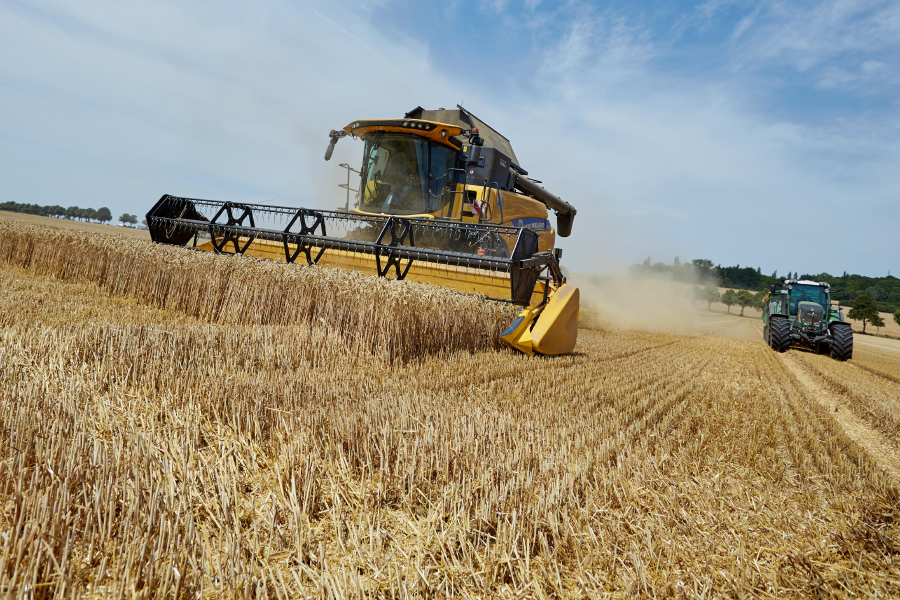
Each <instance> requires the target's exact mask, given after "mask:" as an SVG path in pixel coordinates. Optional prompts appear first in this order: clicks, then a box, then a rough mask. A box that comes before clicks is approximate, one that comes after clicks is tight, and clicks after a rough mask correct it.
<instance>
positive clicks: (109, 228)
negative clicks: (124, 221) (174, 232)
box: [0, 210, 150, 240]
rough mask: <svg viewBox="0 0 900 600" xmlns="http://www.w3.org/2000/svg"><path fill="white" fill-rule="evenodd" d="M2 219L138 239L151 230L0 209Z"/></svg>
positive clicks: (148, 236) (145, 235) (145, 237)
mask: <svg viewBox="0 0 900 600" xmlns="http://www.w3.org/2000/svg"><path fill="white" fill-rule="evenodd" d="M0 219H6V220H8V221H14V222H16V223H31V224H34V225H47V226H49V227H61V228H63V229H73V230H75V231H89V232H92V233H105V234H115V235H124V236H127V237H130V238H134V239H136V240H149V239H150V232H149V231H147V230H146V229H138V228H136V227H118V226H116V225H100V224H99V223H86V222H84V221H70V220H69V219H55V218H53V217H39V216H37V215H26V214H22V213H15V212H9V211H5V210H0Z"/></svg>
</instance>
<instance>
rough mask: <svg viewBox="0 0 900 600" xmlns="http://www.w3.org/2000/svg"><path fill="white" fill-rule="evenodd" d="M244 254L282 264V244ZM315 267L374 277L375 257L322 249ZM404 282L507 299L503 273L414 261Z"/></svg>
mask: <svg viewBox="0 0 900 600" xmlns="http://www.w3.org/2000/svg"><path fill="white" fill-rule="evenodd" d="M238 243H240V244H244V243H246V239H243V240H241V241H239V242H238ZM288 248H289V249H290V251H291V252H292V253H293V252H294V251H295V250H296V246H295V245H294V244H288ZM197 249H198V250H208V251H214V249H213V246H212V243H211V242H209V241H207V242H205V243H204V244H200V245H198V246H197ZM225 250H226V251H233V248H232V247H231V246H230V245H229V246H227V247H226V248H225ZM318 251H319V250H318V249H313V250H311V253H312V256H313V257H315V256H316V254H317V253H318ZM244 255H245V256H252V257H254V258H264V259H268V260H276V261H280V262H284V245H283V244H281V243H278V242H270V241H268V240H256V241H254V242H253V243H252V244H250V247H249V248H247V251H246V252H245V253H244ZM296 260H297V262H298V263H300V264H303V263H304V262H305V261H306V256H305V255H304V254H302V253H301V254H300V255H299V256H297V259H296ZM385 263H386V259H385V258H382V259H381V264H382V266H384V265H385ZM317 264H318V266H321V267H330V268H336V269H344V270H347V271H360V272H362V273H367V274H369V275H377V274H378V269H377V266H376V262H375V256H373V255H371V254H360V253H357V252H348V251H346V250H326V251H325V253H324V254H322V258H321V259H319V262H318V263H317ZM405 267H406V261H402V262H401V271H402V269H404V268H405ZM386 277H388V278H389V279H394V278H396V271H395V269H394V267H391V268H390V270H389V271H388V273H387V274H386ZM405 280H406V281H417V282H419V283H427V284H430V285H437V286H442V287H451V288H453V289H455V290H457V291H460V292H463V293H466V294H484V295H485V296H488V297H489V298H501V299H509V298H510V282H509V275H508V274H506V273H497V272H494V271H486V270H484V269H475V268H466V267H458V266H454V265H442V264H437V263H428V262H423V261H414V262H413V264H412V266H411V267H410V269H409V272H408V273H407V275H406V279H405ZM543 297H544V284H543V282H540V281H539V282H538V284H537V286H535V288H534V294H533V296H532V301H533V302H534V303H535V304H537V303H540V302H541V301H542V300H543Z"/></svg>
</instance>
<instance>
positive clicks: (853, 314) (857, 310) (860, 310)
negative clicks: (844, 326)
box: [847, 294, 881, 333]
mask: <svg viewBox="0 0 900 600" xmlns="http://www.w3.org/2000/svg"><path fill="white" fill-rule="evenodd" d="M847 316H848V317H850V318H851V319H853V320H854V321H862V324H863V333H865V332H866V322H868V321H872V317H875V318H878V319H880V318H881V317H880V316H879V315H878V307H877V306H876V305H875V301H874V300H872V299H871V298H869V297H868V296H866V295H865V294H863V295H861V296H857V297H856V300H855V301H854V303H853V308H851V309H850V312H848V313H847Z"/></svg>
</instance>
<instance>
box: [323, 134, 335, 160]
mask: <svg viewBox="0 0 900 600" xmlns="http://www.w3.org/2000/svg"><path fill="white" fill-rule="evenodd" d="M335 144H337V138H331V141H330V142H328V147H327V148H325V160H331V154H332V153H333V152H334V145H335Z"/></svg>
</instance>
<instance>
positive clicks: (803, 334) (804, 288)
mask: <svg viewBox="0 0 900 600" xmlns="http://www.w3.org/2000/svg"><path fill="white" fill-rule="evenodd" d="M844 297H845V298H849V294H845V295H844ZM831 299H832V298H831V287H830V286H829V285H828V284H827V283H824V282H816V281H798V280H796V279H788V280H785V282H784V284H783V285H782V287H781V289H780V290H776V287H775V286H774V285H773V286H772V287H771V288H770V289H769V293H768V294H766V297H765V298H764V299H763V314H762V318H763V338H764V339H765V340H766V343H767V344H769V346H771V347H772V348H774V349H775V350H777V351H778V352H784V351H786V350H787V349H788V348H790V347H791V346H800V347H805V348H809V349H811V350H814V351H816V352H818V353H820V354H826V353H827V354H830V355H831V357H832V358H834V359H836V360H848V359H850V358H852V357H853V330H852V329H851V328H850V324H849V323H846V322H845V321H844V313H843V312H842V311H841V308H840V306H832V305H831Z"/></svg>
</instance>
